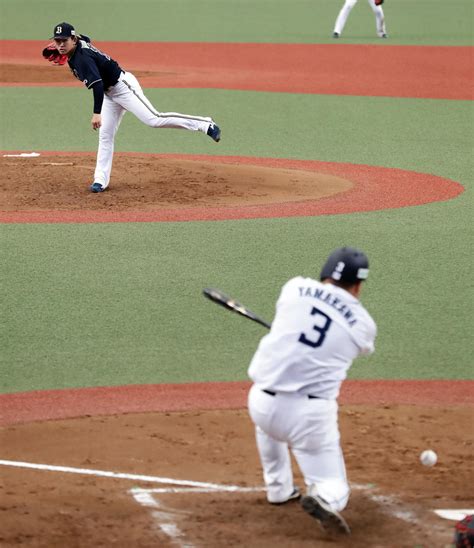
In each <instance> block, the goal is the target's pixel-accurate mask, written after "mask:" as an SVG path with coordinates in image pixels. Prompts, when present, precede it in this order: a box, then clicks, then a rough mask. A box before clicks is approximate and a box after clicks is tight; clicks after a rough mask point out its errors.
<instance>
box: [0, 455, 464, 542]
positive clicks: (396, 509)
mask: <svg viewBox="0 0 474 548" xmlns="http://www.w3.org/2000/svg"><path fill="white" fill-rule="evenodd" d="M0 465H1V466H11V467H16V468H27V469H33V470H43V471H49V472H61V473H69V474H81V475H90V476H96V477H107V478H115V479H124V480H131V481H141V482H145V483H158V484H169V485H178V486H182V487H163V488H153V489H143V488H133V489H131V490H130V491H129V492H130V493H131V494H132V496H133V497H134V499H135V500H136V502H138V503H139V504H140V505H142V506H145V507H148V508H155V509H156V508H161V506H160V504H159V503H158V502H157V501H156V499H155V498H154V497H153V494H176V493H216V492H221V493H250V492H262V491H265V490H266V489H265V488H264V487H241V486H238V485H224V484H218V483H210V482H198V481H191V480H180V479H175V478H166V477H161V476H149V475H143V474H130V473H123V472H111V471H107V470H94V469H90V468H75V467H70V466H57V465H49V464H38V463H31V462H21V461H11V460H0ZM351 488H352V489H353V490H360V491H364V492H365V493H366V494H367V496H368V497H369V498H370V499H372V500H373V501H374V502H376V503H377V504H378V505H380V506H381V507H382V508H383V509H385V511H386V512H387V513H389V514H392V515H393V516H395V517H397V518H399V519H402V520H403V521H406V522H408V523H420V520H419V519H418V517H417V516H416V514H415V513H414V512H412V511H411V510H407V509H406V508H403V504H402V503H401V502H400V501H399V500H398V499H397V498H396V497H395V496H393V495H379V494H376V493H372V492H371V491H372V490H373V489H374V486H373V485H371V484H367V485H360V484H351ZM173 512H174V513H173V514H171V515H174V514H176V511H173ZM433 512H435V513H436V515H438V516H439V517H441V518H443V519H449V520H458V519H462V518H463V517H464V516H465V515H468V514H470V513H474V510H464V509H462V510H458V509H452V510H451V509H446V510H433ZM164 516H166V519H167V520H168V519H169V516H170V513H169V512H166V513H163V512H156V511H154V517H155V518H156V519H163V518H164ZM162 525H164V527H162ZM159 527H160V529H161V530H162V531H163V532H165V533H166V534H167V535H168V536H169V537H170V538H173V539H174V540H176V539H179V538H180V537H182V532H181V531H180V530H179V528H178V527H177V525H176V523H174V522H170V521H168V522H167V523H161V524H159ZM179 546H180V547H181V548H185V547H186V548H190V547H192V545H191V544H188V543H184V544H183V542H181V541H179Z"/></svg>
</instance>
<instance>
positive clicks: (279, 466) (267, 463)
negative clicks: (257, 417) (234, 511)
mask: <svg viewBox="0 0 474 548" xmlns="http://www.w3.org/2000/svg"><path fill="white" fill-rule="evenodd" d="M255 437H256V440H257V449H258V454H259V456H260V462H261V463H262V468H263V479H264V481H265V485H266V487H267V500H268V502H272V503H278V502H284V501H286V500H288V497H289V496H290V495H291V493H292V492H293V489H294V486H293V471H292V469H291V459H290V452H289V450H288V445H287V444H286V443H285V442H281V441H277V440H274V439H273V438H272V437H270V436H269V435H268V434H266V433H265V432H264V431H263V430H262V429H261V428H260V427H259V426H256V428H255Z"/></svg>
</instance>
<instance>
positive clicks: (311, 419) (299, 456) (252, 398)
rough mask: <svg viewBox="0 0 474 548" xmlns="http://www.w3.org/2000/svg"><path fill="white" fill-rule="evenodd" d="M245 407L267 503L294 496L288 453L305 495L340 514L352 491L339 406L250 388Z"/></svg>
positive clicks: (330, 401) (332, 401) (333, 401)
mask: <svg viewBox="0 0 474 548" xmlns="http://www.w3.org/2000/svg"><path fill="white" fill-rule="evenodd" d="M248 408H249V414H250V417H251V418H252V421H253V422H254V424H255V426H256V428H255V431H256V440H257V449H258V452H259V456H260V461H261V463H262V468H263V477H264V481H265V485H266V487H267V499H268V501H269V502H282V501H284V500H287V499H288V497H289V496H290V494H291V492H292V491H293V472H292V469H291V459H290V454H289V448H290V449H291V451H292V452H293V455H294V456H295V459H296V461H297V463H298V466H299V468H300V470H301V473H302V474H303V476H304V480H305V484H306V487H307V492H308V493H309V494H314V493H315V492H317V493H318V494H319V495H320V496H321V497H322V498H323V499H324V500H325V501H326V502H327V503H328V504H329V505H330V506H331V508H332V509H334V510H337V511H341V510H343V509H344V508H345V507H346V505H347V502H348V500H349V494H350V489H349V485H348V482H347V477H346V468H345V464H344V458H343V454H342V450H341V447H340V443H339V428H338V423H337V413H338V405H337V402H336V401H335V400H322V399H308V398H307V397H306V396H302V395H299V394H283V393H279V394H277V395H276V396H270V395H268V394H266V393H265V392H263V391H262V390H260V388H258V387H257V386H255V385H254V386H252V388H251V389H250V392H249V398H248Z"/></svg>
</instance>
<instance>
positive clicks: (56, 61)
mask: <svg viewBox="0 0 474 548" xmlns="http://www.w3.org/2000/svg"><path fill="white" fill-rule="evenodd" d="M42 54H43V57H44V58H45V59H46V60H47V61H49V62H50V63H53V65H65V64H66V63H67V55H61V54H60V53H59V51H58V50H57V49H56V46H55V45H54V44H52V43H51V44H48V45H47V46H46V47H45V48H44V49H43V52H42Z"/></svg>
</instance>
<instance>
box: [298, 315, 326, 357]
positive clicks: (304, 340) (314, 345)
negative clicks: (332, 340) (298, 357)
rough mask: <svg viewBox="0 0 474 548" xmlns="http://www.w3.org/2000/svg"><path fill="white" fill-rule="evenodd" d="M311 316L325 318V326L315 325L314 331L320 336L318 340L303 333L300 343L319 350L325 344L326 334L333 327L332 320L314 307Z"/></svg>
mask: <svg viewBox="0 0 474 548" xmlns="http://www.w3.org/2000/svg"><path fill="white" fill-rule="evenodd" d="M311 316H321V317H322V318H324V325H313V329H314V331H316V333H317V334H318V338H317V339H316V340H312V339H311V338H309V337H307V336H306V335H305V334H304V333H301V335H300V338H299V339H298V341H299V342H300V343H303V344H307V345H308V346H311V347H312V348H318V347H319V346H321V345H322V344H323V342H324V339H325V338H326V333H327V331H328V329H329V327H330V326H331V323H332V320H331V318H330V317H329V316H328V315H327V314H325V313H324V312H322V311H321V310H319V309H318V308H315V307H313V308H312V310H311Z"/></svg>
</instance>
